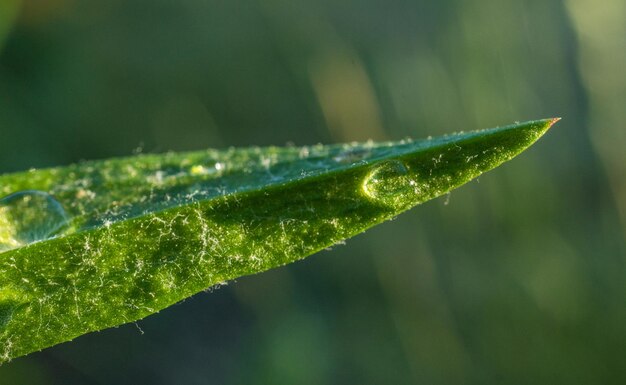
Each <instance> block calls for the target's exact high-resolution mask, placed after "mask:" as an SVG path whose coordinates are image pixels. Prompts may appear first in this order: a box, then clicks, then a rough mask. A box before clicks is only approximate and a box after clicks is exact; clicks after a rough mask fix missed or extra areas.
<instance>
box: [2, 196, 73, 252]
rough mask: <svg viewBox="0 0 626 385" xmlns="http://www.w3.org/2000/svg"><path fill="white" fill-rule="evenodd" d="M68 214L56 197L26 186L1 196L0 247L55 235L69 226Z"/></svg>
mask: <svg viewBox="0 0 626 385" xmlns="http://www.w3.org/2000/svg"><path fill="white" fill-rule="evenodd" d="M68 224H69V217H68V215H67V213H66V212H65V210H64V209H63V206H61V204H60V203H59V202H58V201H57V200H56V199H54V197H53V196H52V195H50V194H48V193H46V192H43V191H36V190H27V191H20V192H16V193H13V194H11V195H8V196H6V197H4V198H2V199H0V251H5V250H10V249H14V248H16V247H20V246H25V245H28V244H30V243H33V242H37V241H41V240H45V239H49V238H52V237H53V236H55V235H57V234H59V233H60V232H61V231H62V230H64V229H66V228H67V226H68Z"/></svg>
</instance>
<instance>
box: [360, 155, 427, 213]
mask: <svg viewBox="0 0 626 385" xmlns="http://www.w3.org/2000/svg"><path fill="white" fill-rule="evenodd" d="M363 192H364V193H365V195H367V196H368V197H370V198H372V199H375V200H377V201H381V202H383V203H385V204H388V205H397V204H400V203H402V201H403V200H404V199H405V198H406V196H407V194H415V193H419V188H418V187H417V183H416V182H415V180H414V179H412V178H411V176H410V175H409V171H408V169H407V167H406V166H405V165H404V163H402V162H400V161H397V160H391V161H387V162H383V163H381V164H379V165H377V166H376V168H374V169H373V170H372V171H371V172H370V173H369V174H368V176H367V177H366V178H365V181H363Z"/></svg>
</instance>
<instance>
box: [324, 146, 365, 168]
mask: <svg viewBox="0 0 626 385" xmlns="http://www.w3.org/2000/svg"><path fill="white" fill-rule="evenodd" d="M370 154H371V151H370V150H369V149H366V148H356V149H347V150H343V151H341V152H340V153H339V154H337V155H335V156H334V157H333V160H334V161H335V162H337V163H343V164H350V163H356V162H358V161H360V160H363V159H365V158H367V157H368V156H369V155H370Z"/></svg>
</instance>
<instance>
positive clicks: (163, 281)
mask: <svg viewBox="0 0 626 385" xmlns="http://www.w3.org/2000/svg"><path fill="white" fill-rule="evenodd" d="M554 122H555V120H554V119H548V120H541V121H534V122H528V123H524V124H519V125H514V126H507V127H503V128H498V129H491V130H484V131H479V132H472V133H467V134H457V135H452V136H448V137H445V138H440V139H435V140H430V141H418V142H402V143H386V144H369V145H360V146H354V145H353V146H350V147H341V146H330V147H317V148H307V151H306V152H307V154H305V155H306V156H303V154H302V152H303V149H297V148H287V149H277V148H269V149H244V150H234V149H231V150H226V151H223V152H210V151H209V153H206V152H202V153H191V154H169V155H165V156H146V157H141V158H125V159H116V160H109V161H102V162H90V163H85V164H82V165H75V166H69V167H64V168H56V169H48V170H39V171H34V172H29V173H17V174H10V175H5V176H0V191H2V192H3V193H5V194H7V193H11V192H14V191H16V190H18V189H19V190H24V189H37V190H44V191H49V192H51V193H52V194H53V195H54V196H55V197H58V198H59V201H60V202H61V203H62V204H63V205H64V206H65V207H67V208H68V212H69V213H70V215H71V216H72V217H73V218H74V221H73V223H72V226H71V228H70V229H69V230H68V231H67V232H66V233H65V234H63V235H61V236H59V237H57V238H53V239H48V240H45V241H42V242H37V243H32V244H30V245H26V246H24V247H19V248H15V249H11V250H8V251H5V252H0V362H1V361H6V360H9V359H11V358H13V357H17V356H20V355H24V354H27V353H29V352H32V351H36V350H40V349H42V348H45V347H47V346H52V345H54V344H56V343H60V342H63V341H67V340H70V339H72V338H74V337H76V336H79V335H81V334H84V333H87V332H90V331H95V330H101V329H104V328H106V327H111V326H116V325H119V324H122V323H126V322H131V321H135V320H137V319H140V318H143V317H145V316H147V315H150V314H152V313H154V312H156V311H158V310H160V309H163V308H165V307H167V306H169V305H171V304H173V303H176V302H178V301H180V300H182V299H184V298H186V297H188V296H190V295H193V294H195V293H197V292H199V291H201V290H203V289H206V288H207V287H209V286H211V285H214V284H216V283H220V282H223V281H227V280H230V279H234V278H237V277H240V276H244V275H249V274H254V273H258V272H261V271H265V270H267V269H270V268H274V267H278V266H282V265H285V264H287V263H291V262H294V261H296V260H299V259H302V258H304V257H306V256H308V255H311V254H313V253H315V252H317V251H319V250H321V249H323V248H325V247H328V246H330V245H332V244H334V243H336V242H338V241H340V240H343V239H346V238H349V237H351V236H353V235H355V234H358V233H360V232H362V231H364V230H365V229H367V228H369V227H371V226H373V225H375V224H378V223H381V222H383V221H385V220H387V219H390V218H392V217H394V216H396V215H398V214H399V213H401V212H403V211H405V210H407V209H409V208H410V207H413V206H415V205H417V204H419V203H422V202H424V201H427V200H429V199H432V198H434V197H436V196H439V195H441V194H444V193H446V192H447V191H449V190H451V189H453V188H456V187H458V186H460V185H462V184H463V183H465V182H467V181H469V180H471V179H473V178H474V177H476V176H478V175H480V174H482V173H483V172H485V171H488V170H490V169H492V168H494V167H496V166H497V165H499V164H501V163H502V162H505V161H507V160H509V159H511V158H512V157H514V156H515V155H517V154H518V153H520V152H521V151H523V150H524V149H525V148H527V147H528V146H529V145H531V144H532V143H533V142H534V141H536V140H537V139H538V138H539V137H540V136H541V135H543V133H545V131H546V130H547V129H548V128H549V127H550V126H551V125H552V124H553V123H554ZM207 154H208V155H207ZM272 157H274V159H273V160H272ZM266 159H269V161H266ZM129 164H130V165H131V166H132V167H131V168H132V170H129V169H128V166H129ZM218 164H221V166H218V167H216V165H218ZM172 165H174V166H176V167H173V166H172ZM200 167H202V168H200ZM211 167H212V168H213V169H220V170H217V171H222V172H214V173H207V171H206V170H209V169H210V168H211ZM181 169H184V170H186V173H187V174H184V173H182V172H181ZM103 170H108V171H106V172H105V171H103ZM164 170H165V171H164ZM166 171H167V172H166ZM159 172H161V173H165V174H167V173H170V174H171V178H170V179H168V178H169V176H168V175H164V174H159ZM104 174H109V177H108V178H107V177H105V176H104ZM133 175H134V176H133ZM159 175H160V176H159ZM159 178H160V179H159ZM86 180H87V181H86ZM142 183H143V184H142ZM59 186H60V187H59ZM112 189H117V190H115V191H112ZM199 189H204V190H203V191H204V192H202V191H201V192H198V193H197V194H196V195H193V194H192V195H193V196H190V193H194V192H197V190H199ZM207 191H208V192H207ZM128 194H131V195H132V196H130V197H126V198H125V195H128ZM150 194H152V195H150ZM79 195H80V196H84V197H83V198H78V196H79ZM150 196H152V198H146V197H150ZM111 197H114V198H113V199H112V198H111ZM123 199H127V200H126V201H124V202H123V203H119V202H118V204H116V205H114V206H115V207H114V209H115V210H113V211H107V210H108V209H110V207H109V206H111V205H113V203H112V202H116V201H121V200H123ZM142 200H143V201H142ZM138 206H139V209H137V207H138Z"/></svg>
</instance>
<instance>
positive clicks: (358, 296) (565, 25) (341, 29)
mask: <svg viewBox="0 0 626 385" xmlns="http://www.w3.org/2000/svg"><path fill="white" fill-rule="evenodd" d="M625 21H626V2H624V1H623V0H603V1H602V2H597V1H593V0H566V1H552V0H519V1H514V2H513V1H507V2H503V1H496V0H468V1H461V0H444V1H437V2H435V1H426V0H420V1H409V0H386V1H383V0H358V1H357V0H332V1H331V0H317V1H313V0H229V1H215V0H178V1H173V0H132V1H131V0H124V1H122V0H101V1H77V0H37V1H35V0H28V1H23V2H22V3H21V4H20V2H19V1H17V0H1V1H0V46H2V51H0V172H11V171H18V170H24V169H28V168H31V167H48V166H54V165H64V164H68V163H71V162H77V161H80V160H82V159H99V158H106V157H112V156H120V155H129V154H131V153H133V152H138V151H143V152H164V151H168V150H176V151H179V150H197V149H203V148H207V147H227V146H248V145H270V144H272V145H284V144H290V143H293V144H296V145H304V144H315V143H320V142H321V143H334V142H340V141H352V140H366V139H370V138H371V139H375V140H387V139H389V140H395V139H402V138H405V137H425V136H429V135H439V134H443V133H449V132H453V131H458V130H469V129H477V128H486V127H493V126H497V125H503V124H508V123H512V122H514V121H524V120H531V119H537V118H546V117H552V116H561V117H563V121H562V122H560V123H559V124H558V125H557V126H556V127H555V128H553V129H552V130H551V131H550V132H549V133H548V134H547V135H546V137H545V138H544V139H542V140H541V141H540V142H539V143H538V144H537V145H535V146H534V147H533V148H531V149H530V150H529V151H527V152H526V153H524V154H523V155H522V156H520V157H519V158H518V159H515V160H514V161H512V162H511V163H508V164H506V165H504V166H503V167H501V168H499V169H497V170H495V171H493V172H491V173H489V174H488V175H485V176H483V177H481V178H480V179H479V181H478V182H473V183H470V184H469V185H467V186H464V187H462V188H461V189H459V190H457V191H454V192H453V193H452V194H451V195H450V196H448V197H447V198H440V199H437V200H435V201H432V202H429V203H427V204H424V205H422V206H420V207H418V208H416V209H414V210H412V211H411V212H409V213H406V214H404V215H402V216H400V217H399V218H398V219H396V220H395V221H392V222H389V223H386V224H384V225H381V226H378V227H376V228H374V229H372V230H370V231H368V232H367V233H365V234H362V235H360V236H358V237H356V238H355V239H352V240H349V241H348V242H347V243H346V245H342V246H336V247H334V248H333V249H332V251H325V252H322V253H319V254H318V255H316V256H313V257H310V258H308V259H306V260H304V261H302V262H299V263H296V264H293V265H291V266H288V267H284V268H281V269H276V270H273V271H270V272H267V273H264V274H261V275H258V276H252V277H245V278H241V279H239V280H237V282H233V283H230V284H229V285H228V286H225V287H222V288H220V289H219V290H216V291H213V292H211V293H201V294H198V295H196V296H195V297H193V298H191V299H188V300H186V301H184V302H183V303H181V304H179V305H176V306H173V307H171V308H169V309H167V310H165V311H162V312H161V313H159V314H157V315H154V316H151V317H149V318H147V319H144V320H141V321H139V322H137V324H129V325H125V326H122V327H119V328H115V329H110V330H105V331H102V332H99V333H93V334H90V335H86V336H83V337H80V338H78V339H76V340H75V341H73V342H70V343H66V344H63V345H60V346H56V347H54V348H51V349H47V350H44V351H43V352H40V353H35V354H32V355H30V356H27V357H22V358H18V359H16V360H14V361H13V362H11V363H9V364H6V365H4V366H2V367H0V384H18V385H19V384H92V383H93V384H611V383H613V384H623V383H626V364H625V361H624V360H625V357H626V259H625V256H626V253H625V251H626V250H625V243H624V237H625V234H626V227H625V224H626V127H625V126H626V124H625V123H624V122H626V107H625V106H626V71H625V70H624V68H626V26H625V25H626V22H625Z"/></svg>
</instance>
